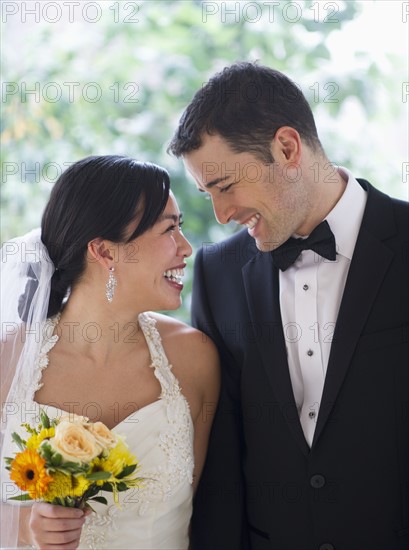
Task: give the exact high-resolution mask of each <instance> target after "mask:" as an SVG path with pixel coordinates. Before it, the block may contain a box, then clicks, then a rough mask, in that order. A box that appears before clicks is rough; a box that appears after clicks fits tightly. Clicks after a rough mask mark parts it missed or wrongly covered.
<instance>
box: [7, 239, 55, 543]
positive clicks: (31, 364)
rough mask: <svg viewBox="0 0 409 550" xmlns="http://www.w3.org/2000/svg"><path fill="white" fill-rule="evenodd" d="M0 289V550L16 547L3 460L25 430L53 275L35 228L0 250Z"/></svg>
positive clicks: (15, 509) (15, 516) (14, 508)
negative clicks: (26, 402)
mask: <svg viewBox="0 0 409 550" xmlns="http://www.w3.org/2000/svg"><path fill="white" fill-rule="evenodd" d="M0 258H1V264H0V290H1V302H0V309H1V348H0V349H1V355H0V359H1V371H0V374H1V391H0V396H1V409H2V415H1V433H0V444H1V463H0V473H1V491H0V494H1V503H0V504H1V510H0V511H1V530H0V543H1V544H0V547H1V548H16V547H18V528H19V512H20V509H21V504H20V503H18V502H16V501H10V500H8V499H9V498H10V497H12V496H16V495H17V494H20V493H21V491H20V490H19V489H17V487H16V485H15V484H14V483H13V482H12V481H11V480H10V477H9V472H8V470H6V469H5V460H4V457H7V456H14V454H15V453H16V452H18V451H19V449H18V448H17V446H16V445H15V444H14V443H12V439H11V434H12V432H13V431H15V430H20V431H19V434H21V435H24V429H23V428H20V425H21V424H22V423H23V422H27V421H28V420H27V411H26V409H25V407H24V402H23V401H24V399H25V398H27V397H29V398H30V397H33V394H32V393H31V395H30V391H31V392H33V391H34V389H35V365H36V360H37V359H38V357H39V353H40V349H41V345H42V340H43V335H42V331H43V327H44V324H45V321H46V319H47V311H48V304H49V298H50V288H51V277H52V276H53V273H54V271H55V269H54V265H53V263H52V261H51V260H50V257H49V255H48V252H47V249H46V247H45V246H44V244H43V243H42V241H41V232H40V229H35V230H33V231H31V232H30V233H28V234H27V235H24V236H23V237H19V238H16V239H13V240H10V241H7V242H5V243H4V244H3V246H2V248H1V251H0Z"/></svg>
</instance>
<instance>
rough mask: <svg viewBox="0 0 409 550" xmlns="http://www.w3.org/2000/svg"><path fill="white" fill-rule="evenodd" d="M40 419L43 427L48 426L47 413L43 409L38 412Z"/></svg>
mask: <svg viewBox="0 0 409 550" xmlns="http://www.w3.org/2000/svg"><path fill="white" fill-rule="evenodd" d="M40 419H41V424H42V425H43V428H49V427H50V419H49V418H48V416H47V414H46V413H45V411H44V410H43V409H41V412H40Z"/></svg>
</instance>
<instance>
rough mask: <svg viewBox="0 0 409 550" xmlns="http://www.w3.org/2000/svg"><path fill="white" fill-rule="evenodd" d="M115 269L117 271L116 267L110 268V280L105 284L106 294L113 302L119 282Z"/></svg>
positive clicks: (109, 300)
mask: <svg viewBox="0 0 409 550" xmlns="http://www.w3.org/2000/svg"><path fill="white" fill-rule="evenodd" d="M114 271H115V268H114V267H110V268H109V277H108V282H107V284H106V285H105V288H106V291H105V296H106V297H107V300H108V302H109V303H111V302H112V298H113V297H114V294H115V287H116V285H117V284H118V281H117V279H116V277H115V275H114Z"/></svg>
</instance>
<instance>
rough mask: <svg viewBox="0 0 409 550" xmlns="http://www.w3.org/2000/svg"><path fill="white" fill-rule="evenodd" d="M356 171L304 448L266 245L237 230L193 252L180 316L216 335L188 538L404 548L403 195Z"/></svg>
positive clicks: (300, 548) (302, 548) (356, 549)
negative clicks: (218, 364) (206, 435)
mask: <svg viewBox="0 0 409 550" xmlns="http://www.w3.org/2000/svg"><path fill="white" fill-rule="evenodd" d="M359 182H360V184H361V185H362V187H363V188H364V189H365V190H366V191H367V193H368V200H367V205H366V209H365V213H364V217H363V221H362V225H361V228H360V231H359V235H358V239H357V243H356V247H355V251H354V255H353V258H352V261H351V265H350V269H349V273H348V278H347V282H346V286H345V291H344V294H343V298H342V302H341V306H340V310H339V314H338V319H337V322H336V328H335V332H334V335H333V342H332V345H331V353H330V358H329V363H328V368H327V375H326V379H325V385H324V391H323V396H322V401H321V405H320V411H319V416H318V419H317V425H316V430H315V436H314V440H313V443H312V447H311V449H310V448H309V447H308V445H307V443H306V441H305V439H304V435H303V432H302V428H301V425H300V422H299V418H298V413H297V409H296V405H295V401H294V396H293V392H292V386H291V381H290V376H289V370H288V364H287V357H286V346H285V339H284V334H283V329H282V324H281V316H280V306H279V294H278V285H279V275H278V270H277V269H276V268H275V267H274V266H273V264H272V259H271V254H269V253H261V252H258V251H257V249H256V247H255V244H254V241H253V239H252V238H250V237H249V235H248V233H247V231H246V230H244V231H241V232H239V233H237V234H235V235H234V236H233V237H231V238H229V239H228V240H226V241H224V242H221V243H219V244H212V245H207V246H205V247H203V248H202V249H201V250H200V251H199V253H198V254H197V258H196V263H195V279H194V286H193V304H192V316H193V323H194V325H195V326H197V327H198V328H200V329H201V330H202V331H203V332H205V333H206V334H208V335H209V336H210V337H211V338H212V339H213V340H214V342H215V343H216V345H217V346H218V349H219V353H220V356H221V361H222V392H221V397H220V402H219V405H218V410H217V414H216V418H215V423H214V426H213V430H212V435H211V439H210V444H209V450H208V457H207V461H206V465H205V469H204V472H203V476H202V479H201V482H200V485H199V489H198V493H197V496H196V499H195V503H194V514H193V518H192V543H191V544H192V548H193V549H194V550H230V549H231V550H238V549H242V548H243V549H244V548H250V549H251V550H313V549H314V550H333V549H335V550H398V549H404V548H405V549H406V548H407V547H408V540H409V539H408V532H409V530H408V527H409V524H408V523H409V522H408V515H409V509H408V492H409V478H408V468H409V456H408V435H409V428H408V401H409V399H408V387H409V380H408V370H409V368H408V365H409V358H408V310H409V303H408V286H409V285H408V283H409V277H408V239H409V225H408V220H409V218H408V203H405V202H403V201H398V200H395V199H391V198H390V197H388V196H387V195H384V194H383V193H381V192H379V191H377V190H376V189H375V188H373V187H372V186H371V185H370V184H369V183H368V182H366V181H365V180H359ZM345 222H346V223H348V220H345Z"/></svg>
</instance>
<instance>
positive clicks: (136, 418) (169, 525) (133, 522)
mask: <svg viewBox="0 0 409 550" xmlns="http://www.w3.org/2000/svg"><path fill="white" fill-rule="evenodd" d="M139 322H140V326H141V328H142V330H143V332H144V335H145V338H146V341H147V343H148V346H149V350H150V354H151V359H152V364H151V367H152V368H153V369H154V373H155V376H156V378H157V379H158V380H159V382H160V385H161V388H162V393H161V396H160V399H158V400H157V401H155V402H153V403H151V404H149V405H147V406H146V407H143V408H142V409H139V410H137V411H136V412H134V413H132V414H131V415H130V416H128V417H127V418H125V419H124V420H122V422H120V423H119V424H118V425H117V426H116V427H115V428H114V429H113V432H115V433H116V434H119V435H122V436H124V437H125V438H126V443H127V445H128V447H129V449H130V450H131V452H132V453H133V454H135V455H136V457H137V459H138V461H139V462H140V465H141V467H140V470H138V475H139V476H140V477H143V478H145V479H146V480H147V481H145V482H144V483H143V487H142V488H139V489H129V490H128V491H125V492H121V493H119V496H120V507H118V506H117V505H116V504H115V503H114V502H113V499H112V494H111V493H108V492H103V493H100V494H101V495H102V496H104V497H106V498H107V500H108V506H106V505H104V504H100V503H97V502H92V503H91V504H92V507H93V508H94V510H95V511H96V513H93V514H91V515H90V516H89V517H88V518H87V520H86V523H85V525H84V527H83V531H82V536H81V541H80V546H79V548H82V549H84V548H87V549H98V550H100V549H103V548H106V549H109V550H111V549H114V548H117V549H121V550H128V549H140V550H142V549H143V550H159V549H168V550H182V549H187V547H188V544H189V541H188V527H189V522H190V516H191V512H192V474H193V423H192V418H191V415H190V411H189V405H188V403H187V401H186V399H185V397H184V396H183V395H182V393H181V390H180V387H179V383H178V381H177V379H176V378H175V376H174V375H173V373H172V370H171V365H170V364H169V362H168V360H167V358H166V355H165V352H164V350H163V347H162V343H161V338H160V335H159V333H158V331H157V329H156V326H155V320H154V319H153V318H152V317H150V316H149V314H147V313H142V314H140V315H139ZM57 323H58V316H56V317H54V318H53V319H49V320H47V322H46V324H45V327H44V330H43V331H42V334H43V338H44V340H43V346H42V349H41V353H40V357H39V359H38V364H37V370H36V376H35V381H34V385H32V384H31V387H26V388H25V390H24V394H25V396H24V398H23V395H22V396H21V397H22V401H21V402H22V409H21V410H22V411H23V410H24V411H25V415H24V419H23V420H21V419H20V420H21V421H24V422H30V421H31V422H33V421H34V418H35V416H36V415H38V412H39V407H40V406H39V405H38V404H37V403H35V402H34V394H35V392H36V391H37V390H38V389H39V387H40V386H41V382H40V381H41V375H42V370H43V369H45V368H46V367H47V365H48V353H49V351H50V350H51V349H52V347H53V346H54V345H55V343H56V342H57V340H58V336H57V335H54V336H51V335H52V334H53V331H54V328H55V326H56V324H57ZM47 334H48V335H49V336H47ZM22 390H23V388H22ZM41 408H43V409H44V410H45V411H46V412H47V414H48V415H49V417H50V418H56V417H58V416H60V415H62V414H63V411H61V409H58V408H55V407H53V406H51V405H48V406H47V405H41ZM64 413H65V411H64ZM17 416H19V415H17ZM14 431H17V432H18V433H19V434H21V427H20V426H19V425H18V424H17V425H16V426H15V430H14Z"/></svg>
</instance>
